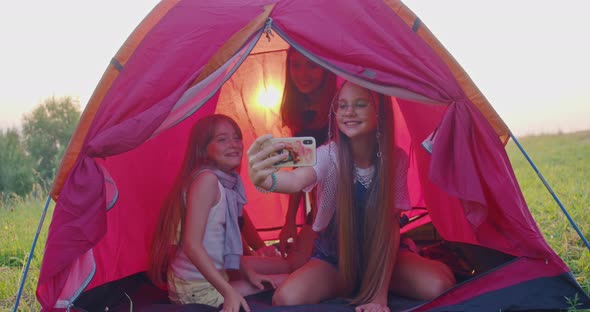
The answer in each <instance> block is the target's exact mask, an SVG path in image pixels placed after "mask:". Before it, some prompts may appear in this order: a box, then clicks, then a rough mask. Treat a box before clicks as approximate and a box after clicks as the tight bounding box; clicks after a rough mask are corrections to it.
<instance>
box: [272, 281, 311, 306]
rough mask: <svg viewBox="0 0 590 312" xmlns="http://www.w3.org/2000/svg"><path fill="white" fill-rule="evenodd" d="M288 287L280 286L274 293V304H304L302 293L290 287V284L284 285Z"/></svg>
mask: <svg viewBox="0 0 590 312" xmlns="http://www.w3.org/2000/svg"><path fill="white" fill-rule="evenodd" d="M284 286H287V287H279V288H278V289H277V290H276V291H275V293H274V295H273V296H272V305H273V306H291V305H298V304H304V302H302V300H301V299H302V298H300V297H301V296H300V294H299V293H297V292H296V291H293V289H289V288H290V287H288V285H284Z"/></svg>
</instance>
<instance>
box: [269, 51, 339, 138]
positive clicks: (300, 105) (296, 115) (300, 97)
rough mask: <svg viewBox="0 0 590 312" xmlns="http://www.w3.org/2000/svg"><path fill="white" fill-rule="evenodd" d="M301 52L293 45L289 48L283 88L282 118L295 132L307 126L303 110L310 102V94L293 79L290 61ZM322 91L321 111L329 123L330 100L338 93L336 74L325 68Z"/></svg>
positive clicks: (320, 99)
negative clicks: (300, 88)
mask: <svg viewBox="0 0 590 312" xmlns="http://www.w3.org/2000/svg"><path fill="white" fill-rule="evenodd" d="M295 53H299V52H298V51H297V50H295V49H294V48H293V47H289V49H288V50H287V68H286V70H285V88H284V90H283V100H282V102H281V111H280V113H281V120H282V121H283V124H284V125H285V126H287V127H288V128H289V129H291V131H292V132H293V133H296V132H299V131H301V130H303V129H305V128H307V127H306V124H305V120H304V117H303V112H304V110H305V108H306V105H305V104H306V103H309V102H310V99H309V96H308V95H307V94H304V93H302V92H301V91H299V90H298V89H297V87H296V86H295V83H294V82H293V80H291V70H290V65H289V64H290V62H291V57H292V56H293V54H295ZM319 88H320V89H321V90H322V91H321V94H320V98H319V102H320V111H319V113H320V114H321V115H322V116H325V118H326V122H325V123H322V125H325V124H327V121H328V119H327V118H328V114H329V112H330V105H329V104H330V102H331V100H332V98H333V97H334V94H335V93H336V75H335V74H333V73H332V72H330V71H328V70H326V69H324V78H323V81H322V85H321V86H320V87H319Z"/></svg>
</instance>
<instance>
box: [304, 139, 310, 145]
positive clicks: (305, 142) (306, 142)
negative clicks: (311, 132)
mask: <svg viewBox="0 0 590 312" xmlns="http://www.w3.org/2000/svg"><path fill="white" fill-rule="evenodd" d="M303 144H306V145H309V144H311V140H303Z"/></svg>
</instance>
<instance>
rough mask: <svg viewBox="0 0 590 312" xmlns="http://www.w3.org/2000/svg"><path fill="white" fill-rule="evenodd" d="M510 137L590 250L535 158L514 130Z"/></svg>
mask: <svg viewBox="0 0 590 312" xmlns="http://www.w3.org/2000/svg"><path fill="white" fill-rule="evenodd" d="M510 137H511V138H512V140H514V143H516V146H518V148H519V149H520V151H521V152H522V154H523V155H524V157H525V158H526V160H528V162H529V164H531V167H533V170H535V172H536V173H537V176H538V177H539V179H541V182H543V184H544V185H545V188H547V190H548V191H549V194H551V196H553V199H554V200H555V202H556V203H557V205H559V208H561V211H563V213H564V214H565V216H566V217H567V219H568V220H569V222H570V223H571V224H572V226H573V227H574V230H576V232H578V235H579V236H580V238H581V239H582V241H583V242H584V245H586V248H588V250H590V243H588V240H587V239H586V238H585V237H584V234H583V233H582V231H580V229H579V228H578V226H577V225H576V222H575V221H574V219H572V217H571V216H570V214H569V212H568V211H567V209H565V207H564V206H563V204H562V203H561V201H560V200H559V198H558V197H557V195H556V194H555V192H553V189H552V188H551V186H550V185H549V183H548V182H547V180H545V177H543V175H542V174H541V172H540V171H539V169H538V168H537V166H536V165H535V163H534V162H533V160H532V159H531V158H530V157H529V155H528V154H527V152H526V151H525V150H524V148H523V147H522V145H520V142H518V140H517V139H516V137H514V134H512V132H510Z"/></svg>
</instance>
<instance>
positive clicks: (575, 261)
mask: <svg viewBox="0 0 590 312" xmlns="http://www.w3.org/2000/svg"><path fill="white" fill-rule="evenodd" d="M517 139H518V138H517ZM519 142H520V143H521V145H522V146H523V147H524V149H525V150H526V151H527V153H528V154H529V156H530V157H531V158H532V160H533V161H534V162H535V164H536V165H537V168H538V169H539V171H540V172H541V173H542V174H543V176H544V177H545V179H546V180H547V182H548V183H549V185H551V187H552V188H553V191H554V192H555V194H556V195H557V197H558V198H559V199H560V200H561V202H562V203H563V205H564V206H565V208H566V209H567V210H568V212H569V213H570V215H571V217H572V219H573V220H574V221H575V222H576V224H577V225H578V227H579V228H580V230H581V231H582V233H583V234H584V236H585V237H586V239H590V178H589V175H590V131H582V132H576V133H570V134H556V135H542V136H530V137H525V138H523V139H519ZM507 150H508V155H509V156H510V160H511V162H512V166H513V168H514V171H515V174H516V178H517V179H518V182H519V184H520V187H521V189H522V192H523V194H524V196H525V199H526V201H527V203H528V206H529V209H530V210H531V212H532V214H533V217H534V218H535V220H536V221H537V224H538V225H539V228H540V229H541V232H543V235H544V236H545V239H546V240H547V242H548V243H549V245H550V246H551V248H553V250H555V252H556V253H557V254H558V255H559V256H560V257H561V258H562V259H563V260H564V261H565V262H566V263H567V264H568V266H569V267H570V269H571V270H572V272H573V273H574V275H575V276H576V278H577V280H578V283H580V285H581V286H582V287H583V288H584V290H585V291H586V292H587V293H588V292H590V251H588V249H587V248H586V247H585V246H584V244H583V242H582V240H581V239H580V237H579V236H578V234H577V233H576V231H575V230H574V229H573V227H572V226H571V225H570V223H569V221H568V220H567V218H566V216H565V214H564V213H563V212H562V211H561V209H560V208H559V206H558V205H557V203H556V202H555V201H554V200H553V198H552V197H551V195H550V193H549V192H548V191H547V190H546V188H545V186H544V185H543V183H542V182H541V180H540V179H539V178H538V177H537V175H536V173H535V172H534V171H533V169H532V168H531V166H530V165H529V163H528V161H527V160H526V159H525V157H524V156H523V155H522V154H521V153H520V151H519V150H518V148H517V146H516V144H514V143H513V142H512V141H511V142H510V143H509V144H508V146H507Z"/></svg>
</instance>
